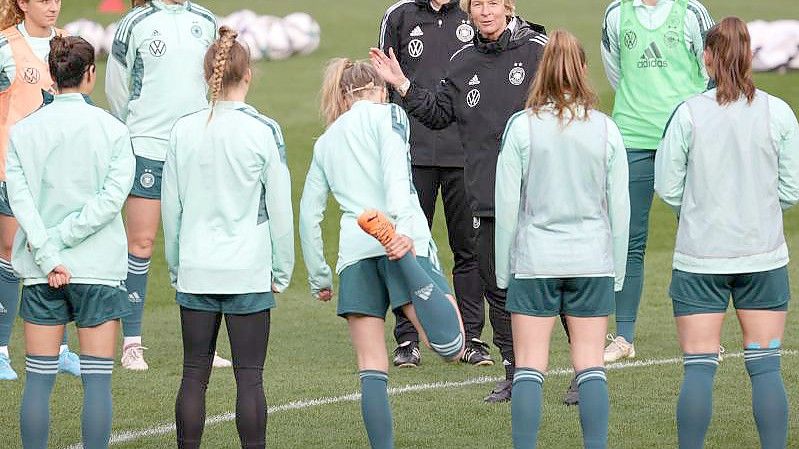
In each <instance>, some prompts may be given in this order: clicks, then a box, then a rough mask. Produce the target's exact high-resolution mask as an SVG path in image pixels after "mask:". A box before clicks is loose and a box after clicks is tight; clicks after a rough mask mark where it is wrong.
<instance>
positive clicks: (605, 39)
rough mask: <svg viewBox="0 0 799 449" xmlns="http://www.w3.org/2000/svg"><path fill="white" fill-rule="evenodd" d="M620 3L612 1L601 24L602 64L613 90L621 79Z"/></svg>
mask: <svg viewBox="0 0 799 449" xmlns="http://www.w3.org/2000/svg"><path fill="white" fill-rule="evenodd" d="M620 3H621V2H619V1H614V2H613V3H611V4H610V5H609V6H608V7H607V9H606V10H605V21H604V23H603V24H602V63H603V65H604V66H605V75H606V76H607V78H608V82H609V83H610V85H611V87H613V89H614V90H615V89H616V87H617V86H618V85H619V80H620V79H621V50H620V49H619V26H620V25H619V23H620V22H621V7H620V6H619V5H620Z"/></svg>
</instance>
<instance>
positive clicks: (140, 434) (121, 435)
mask: <svg viewBox="0 0 799 449" xmlns="http://www.w3.org/2000/svg"><path fill="white" fill-rule="evenodd" d="M797 354H799V351H795V350H784V351H782V355H784V356H787V355H790V356H794V355H797ZM743 356H744V353H743V352H735V353H732V354H724V358H725V359H739V358H742V357H743ZM681 362H682V357H672V358H668V359H648V360H636V361H633V362H622V363H611V364H609V365H607V366H606V368H607V369H608V370H614V371H615V370H623V369H630V368H647V367H652V366H662V365H676V364H679V363H681ZM572 374H574V371H573V370H572V369H571V368H556V369H552V370H549V372H548V373H547V376H566V375H569V376H570V375H572ZM502 379H503V378H502V377H491V376H481V377H475V378H472V379H466V380H463V381H459V382H453V381H446V382H433V383H425V384H414V385H404V386H401V387H393V388H389V389H388V394H389V395H391V396H396V395H400V394H404V393H413V392H419V391H430V390H445V389H454V388H462V387H468V386H471V385H481V384H487V383H493V382H499V381H500V380H502ZM360 399H361V394H360V393H351V394H345V395H342V396H333V397H326V398H318V399H308V400H301V401H292V402H288V403H286V404H282V405H276V406H274V407H269V414H270V415H274V414H275V413H280V412H287V411H291V410H302V409H306V408H314V407H321V406H323V405H331V404H340V403H344V402H356V401H359V400H360ZM235 419H236V415H235V413H223V414H220V415H214V416H211V417H209V418H207V419H206V420H205V425H206V426H213V425H214V424H220V423H225V422H230V421H233V420H235ZM173 432H175V424H163V425H159V426H154V427H148V428H146V429H140V430H127V431H122V432H117V433H115V434H113V435H111V444H120V443H128V442H131V441H136V440H141V439H144V438H149V437H156V436H162V435H166V434H169V433H173ZM65 449H83V445H82V444H81V443H77V444H73V445H71V446H68V447H66V448H65Z"/></svg>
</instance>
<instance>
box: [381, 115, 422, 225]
mask: <svg viewBox="0 0 799 449" xmlns="http://www.w3.org/2000/svg"><path fill="white" fill-rule="evenodd" d="M390 108H391V123H389V122H388V121H384V122H383V123H380V124H379V125H380V126H379V127H378V131H377V132H378V133H379V135H378V142H380V167H381V170H382V173H383V180H384V186H385V189H386V191H385V194H386V208H387V210H386V211H385V212H386V214H387V215H388V216H389V217H391V219H392V220H393V221H394V225H395V227H396V230H397V233H398V234H402V235H406V236H412V235H415V233H414V229H413V223H414V214H416V213H418V211H417V210H416V209H415V208H414V207H413V203H412V202H411V198H412V194H413V193H415V192H416V189H415V187H414V185H413V178H412V177H411V176H412V175H411V153H410V146H409V143H408V141H409V139H410V126H409V124H408V116H407V115H406V114H405V111H404V110H402V108H400V107H399V106H397V105H395V104H392V105H390Z"/></svg>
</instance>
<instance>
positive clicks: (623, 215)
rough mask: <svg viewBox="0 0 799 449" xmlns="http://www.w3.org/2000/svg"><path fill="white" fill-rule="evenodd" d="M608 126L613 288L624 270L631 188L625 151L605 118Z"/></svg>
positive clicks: (619, 283) (617, 286)
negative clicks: (614, 275) (614, 274)
mask: <svg viewBox="0 0 799 449" xmlns="http://www.w3.org/2000/svg"><path fill="white" fill-rule="evenodd" d="M606 120H607V125H608V179H607V192H606V197H607V202H608V219H609V220H610V230H611V235H612V238H613V265H614V272H615V273H616V280H615V285H614V289H615V290H616V291H617V292H618V291H621V289H622V287H624V276H625V274H626V271H627V246H628V245H629V238H630V189H629V182H628V179H629V173H628V167H627V150H626V149H625V148H624V139H623V138H622V136H621V132H620V131H619V128H618V127H617V126H616V124H615V123H614V122H613V120H611V119H610V118H606Z"/></svg>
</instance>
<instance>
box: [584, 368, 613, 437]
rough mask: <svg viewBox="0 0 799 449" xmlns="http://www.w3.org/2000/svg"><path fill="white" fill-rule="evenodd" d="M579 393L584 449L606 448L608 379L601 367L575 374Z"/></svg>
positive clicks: (608, 411) (608, 403)
mask: <svg viewBox="0 0 799 449" xmlns="http://www.w3.org/2000/svg"><path fill="white" fill-rule="evenodd" d="M576 379H577V388H578V390H579V392H580V426H581V427H582V429H583V445H584V447H585V449H605V448H607V447H608V419H609V416H610V401H609V399H608V378H607V375H606V374H605V369H604V368H602V367H595V368H588V369H585V370H582V371H580V372H579V373H577V377H576Z"/></svg>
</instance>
